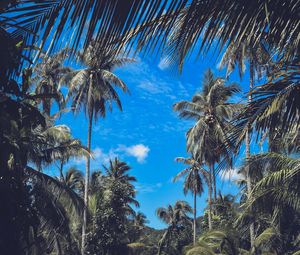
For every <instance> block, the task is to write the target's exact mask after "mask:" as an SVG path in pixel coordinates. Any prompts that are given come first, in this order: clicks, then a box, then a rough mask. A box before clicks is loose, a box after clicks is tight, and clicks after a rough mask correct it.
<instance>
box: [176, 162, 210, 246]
mask: <svg viewBox="0 0 300 255" xmlns="http://www.w3.org/2000/svg"><path fill="white" fill-rule="evenodd" d="M175 160H176V161H177V162H183V163H184V164H187V165H189V167H188V168H185V169H184V170H182V171H180V172H179V173H178V174H177V175H176V177H175V178H174V182H175V181H177V180H178V179H180V178H182V177H183V176H185V180H184V184H183V192H184V194H185V195H186V194H187V193H188V192H189V191H190V192H191V193H192V194H193V196H194V212H193V213H194V221H193V242H194V245H195V244H196V227H197V226H196V208H197V207H196V202H197V195H199V196H201V194H202V193H203V191H204V188H203V181H202V177H201V175H202V176H203V177H204V179H205V180H206V183H208V176H207V174H208V173H207V172H206V171H205V170H204V169H202V168H201V166H200V164H199V163H198V162H197V161H196V160H194V159H193V158H176V159H175ZM208 185H210V184H208ZM210 209H211V208H210ZM209 228H210V229H211V210H210V212H209Z"/></svg>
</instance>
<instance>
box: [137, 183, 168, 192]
mask: <svg viewBox="0 0 300 255" xmlns="http://www.w3.org/2000/svg"><path fill="white" fill-rule="evenodd" d="M162 185H163V184H162V183H161V182H158V183H155V184H147V183H142V184H141V183H139V184H137V185H136V186H135V187H136V190H137V191H138V192H140V193H152V192H155V191H157V190H158V189H159V188H161V187H162Z"/></svg>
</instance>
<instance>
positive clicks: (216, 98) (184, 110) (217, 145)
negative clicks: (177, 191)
mask: <svg viewBox="0 0 300 255" xmlns="http://www.w3.org/2000/svg"><path fill="white" fill-rule="evenodd" d="M237 92H239V87H238V86H237V85H236V84H230V85H228V86H225V84H224V80H223V79H221V78H214V76H213V73H212V72H211V71H210V70H208V71H207V72H206V73H205V76H204V80H203V84H202V92H201V93H196V94H195V95H194V96H193V98H192V101H181V102H178V103H176V104H175V105H174V106H173V109H174V111H178V112H179V117H181V118H185V119H192V120H195V121H196V123H195V125H194V126H193V127H192V128H191V129H190V130H189V131H188V133H187V149H188V151H189V152H191V153H192V155H194V157H195V159H197V161H198V162H205V163H206V164H207V165H208V166H209V168H210V171H211V177H210V178H211V179H212V185H213V192H214V198H215V199H216V197H217V194H216V193H217V192H216V190H217V189H216V172H215V168H214V165H215V163H217V162H220V159H221V157H222V156H224V157H225V158H226V159H227V160H228V162H230V159H229V154H228V151H227V150H225V149H223V148H222V147H223V144H225V143H227V136H228V133H229V131H231V130H232V128H233V126H232V124H231V123H230V120H231V118H232V116H233V115H234V114H235V113H237V112H238V111H239V109H240V107H241V106H240V104H236V103H230V101H229V100H230V98H231V97H232V96H233V95H235V94H236V93H237Z"/></svg>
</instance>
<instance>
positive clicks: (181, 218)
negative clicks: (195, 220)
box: [156, 201, 193, 255]
mask: <svg viewBox="0 0 300 255" xmlns="http://www.w3.org/2000/svg"><path fill="white" fill-rule="evenodd" d="M192 211H193V210H192V208H191V207H190V206H189V205H188V203H187V202H185V201H177V202H176V203H175V205H174V206H171V205H169V206H168V207H166V208H164V207H161V208H158V209H157V210H156V214H157V216H158V218H159V219H161V220H162V221H163V222H164V223H166V224H167V225H168V227H167V229H166V231H165V233H164V234H163V236H162V238H161V239H160V241H159V243H158V253H157V254H158V255H160V254H161V252H162V248H163V246H164V245H165V243H166V245H168V243H169V241H170V238H171V236H172V234H173V233H174V232H177V231H178V229H179V228H180V227H181V226H185V225H186V224H187V223H190V218H189V217H188V214H190V213H192Z"/></svg>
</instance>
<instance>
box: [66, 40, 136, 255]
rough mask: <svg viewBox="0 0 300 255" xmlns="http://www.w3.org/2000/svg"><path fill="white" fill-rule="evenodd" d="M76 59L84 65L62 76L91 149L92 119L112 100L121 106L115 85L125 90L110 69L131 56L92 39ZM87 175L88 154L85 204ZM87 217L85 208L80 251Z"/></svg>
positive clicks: (102, 114)
mask: <svg viewBox="0 0 300 255" xmlns="http://www.w3.org/2000/svg"><path fill="white" fill-rule="evenodd" d="M78 60H79V61H80V62H81V63H82V64H83V65H85V68H83V69H80V70H77V71H74V72H73V73H72V74H70V75H67V76H65V77H64V79H63V80H62V83H63V82H66V83H68V85H69V92H68V98H72V108H73V111H74V112H79V110H80V109H81V107H83V108H84V111H85V113H86V115H87V117H88V134H87V136H88V142H87V148H88V150H89V151H90V150H91V139H92V124H93V120H97V118H98V117H99V116H100V117H105V114H106V109H107V106H108V107H109V110H110V111H111V110H112V104H113V102H115V103H116V104H117V106H118V108H119V109H120V110H122V106H121V101H120V98H119V96H118V94H117V92H116V91H115V89H114V86H117V87H119V88H121V89H122V91H124V92H127V91H128V88H127V86H126V84H125V83H124V82H123V81H122V80H121V79H120V78H118V77H117V76H116V75H115V74H114V73H113V70H114V69H115V68H116V67H121V66H123V65H125V64H126V63H129V62H132V61H133V60H132V59H129V58H121V57H116V56H115V51H107V50H105V49H104V48H100V45H99V44H98V43H96V42H95V41H92V42H91V43H90V45H89V47H88V49H87V50H86V51H85V52H83V53H79V54H78ZM89 175H90V157H87V160H86V176H85V192H84V200H85V203H86V205H87V204H88V189H89ZM86 220H87V211H86V209H85V211H84V221H83V227H82V254H84V246H85V235H86Z"/></svg>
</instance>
